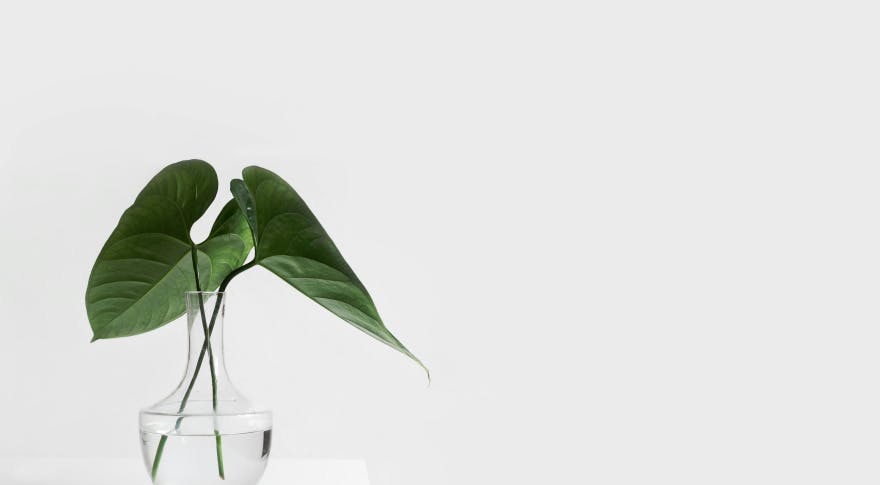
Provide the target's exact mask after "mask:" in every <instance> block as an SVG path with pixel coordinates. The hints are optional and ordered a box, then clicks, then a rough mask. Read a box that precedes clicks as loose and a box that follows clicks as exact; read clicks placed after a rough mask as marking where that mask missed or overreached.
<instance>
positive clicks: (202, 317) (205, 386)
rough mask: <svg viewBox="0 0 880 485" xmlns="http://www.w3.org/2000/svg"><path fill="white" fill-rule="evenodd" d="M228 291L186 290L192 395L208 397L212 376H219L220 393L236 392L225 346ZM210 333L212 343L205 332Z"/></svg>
mask: <svg viewBox="0 0 880 485" xmlns="http://www.w3.org/2000/svg"><path fill="white" fill-rule="evenodd" d="M226 299H227V295H226V294H225V293H219V292H208V291H201V292H200V291H190V292H187V293H186V316H187V329H188V331H189V356H188V359H187V365H186V374H185V376H184V380H183V382H184V383H189V382H190V381H192V379H193V376H194V375H196V374H198V375H197V377H196V378H195V381H194V383H193V386H192V391H191V393H192V397H191V398H192V399H205V398H206V397H210V396H211V395H212V394H213V384H212V376H214V377H216V382H217V389H218V392H219V393H220V394H228V393H234V392H235V391H234V389H232V386H231V384H230V382H229V376H228V375H227V372H226V360H225V357H224V348H223V330H224V328H223V327H224V316H225V315H224V314H225V311H226ZM206 334H210V339H209V342H210V345H206V339H205V335H206Z"/></svg>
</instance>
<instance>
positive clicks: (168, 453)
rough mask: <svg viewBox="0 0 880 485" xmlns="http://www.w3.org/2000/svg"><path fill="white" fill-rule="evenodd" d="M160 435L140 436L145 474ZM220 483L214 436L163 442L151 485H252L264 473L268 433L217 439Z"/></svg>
mask: <svg viewBox="0 0 880 485" xmlns="http://www.w3.org/2000/svg"><path fill="white" fill-rule="evenodd" d="M161 438H162V435H161V434H158V433H150V432H146V431H142V432H141V451H142V453H143V455H144V462H145V463H146V465H147V469H148V470H152V469H153V459H154V457H155V456H156V450H157V449H158V446H159V441H160V440H161ZM221 442H222V447H221V450H222V453H223V468H224V470H223V473H224V477H225V478H224V479H221V478H220V473H219V469H218V465H217V446H216V444H217V440H216V437H215V436H214V435H188V436H187V435H175V434H171V435H169V436H168V438H167V439H166V443H165V445H164V450H163V453H162V458H161V463H160V466H159V467H157V468H156V476H155V478H154V481H153V483H154V484H155V485H220V484H223V485H253V484H255V483H257V482H258V481H259V480H260V477H261V476H262V475H263V471H264V470H265V469H266V462H267V460H268V458H269V448H270V447H271V443H272V430H266V431H257V432H249V433H239V434H226V435H221Z"/></svg>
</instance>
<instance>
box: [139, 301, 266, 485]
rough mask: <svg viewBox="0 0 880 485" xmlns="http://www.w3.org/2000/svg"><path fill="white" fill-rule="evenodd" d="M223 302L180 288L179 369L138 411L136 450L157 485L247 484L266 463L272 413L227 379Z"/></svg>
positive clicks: (255, 480) (260, 473)
mask: <svg viewBox="0 0 880 485" xmlns="http://www.w3.org/2000/svg"><path fill="white" fill-rule="evenodd" d="M225 305H226V294H225V293H219V292H196V291H193V292H187V293H186V312H187V324H188V328H189V359H188V362H187V366H186V373H185V374H184V377H183V380H182V381H181V382H180V385H179V386H178V387H177V389H175V390H174V392H173V393H171V395H170V396H168V397H166V398H165V399H163V400H161V401H159V402H158V403H156V404H154V405H153V406H150V407H148V408H146V409H144V410H142V411H141V413H140V431H141V450H142V452H143V456H144V462H145V463H146V466H147V471H148V472H149V473H150V476H151V478H152V480H153V483H154V484H156V485H219V484H224V485H254V484H256V483H257V482H258V481H259V480H260V477H261V476H262V475H263V471H264V470H265V468H266V461H267V460H268V458H269V448H270V446H271V441H272V414H271V413H270V412H269V411H261V410H257V409H256V408H255V407H254V406H253V404H251V402H250V401H248V399H246V398H245V397H244V396H242V395H241V393H240V392H238V390H236V389H235V387H234V386H233V385H232V383H231V382H230V381H229V376H228V374H227V372H226V364H225V362H224V359H223V314H224V308H225ZM206 335H210V338H209V339H206V338H205V336H206Z"/></svg>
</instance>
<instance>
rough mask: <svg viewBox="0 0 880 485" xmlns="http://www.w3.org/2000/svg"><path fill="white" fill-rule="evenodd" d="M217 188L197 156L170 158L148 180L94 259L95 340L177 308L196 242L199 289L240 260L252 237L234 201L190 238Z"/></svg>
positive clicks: (138, 327)
mask: <svg viewBox="0 0 880 485" xmlns="http://www.w3.org/2000/svg"><path fill="white" fill-rule="evenodd" d="M216 194H217V174H216V173H215V172H214V169H213V168H212V167H211V166H210V165H209V164H208V163H206V162H203V161H201V160H186V161H182V162H178V163H174V164H171V165H169V166H168V167H165V168H164V169H163V170H162V171H160V172H159V173H158V174H157V175H156V176H155V177H153V178H152V179H151V180H150V182H149V183H147V185H146V187H144V189H143V190H142V191H141V193H140V194H139V195H138V196H137V198H136V199H135V201H134V204H132V206H131V207H129V208H128V210H126V211H125V212H124V213H123V214H122V217H121V218H120V220H119V223H118V224H117V226H116V229H115V230H114V231H113V233H112V234H111V235H110V237H109V238H108V240H107V242H106V243H105V244H104V247H103V249H101V252H100V254H99V255H98V258H97V260H96V261H95V265H94V266H93V267H92V273H91V275H90V276H89V283H88V288H87V290H86V311H87V313H88V316H89V322H90V324H91V326H92V331H93V333H94V338H93V340H98V339H104V338H113V337H125V336H130V335H137V334H140V333H144V332H148V331H150V330H153V329H155V328H158V327H160V326H162V325H164V324H166V323H168V322H170V321H172V320H174V319H176V318H178V317H179V316H180V315H182V314H183V313H184V311H185V305H184V299H183V297H182V293H183V292H184V291H190V290H194V289H195V288H196V285H195V274H194V272H193V267H192V254H191V251H192V250H193V248H194V247H196V248H197V256H198V257H197V261H198V267H199V279H200V286H201V287H202V289H204V290H213V289H215V288H217V286H218V285H219V283H220V281H221V280H222V279H223V278H224V277H225V276H226V275H227V274H229V272H231V271H232V270H233V269H235V268H236V267H238V266H240V265H241V263H242V262H243V261H244V258H246V257H247V254H248V252H249V251H250V249H251V246H252V244H251V237H250V231H249V230H248V228H247V222H246V221H245V219H244V216H243V215H241V213H240V211H238V207H237V205H235V203H234V202H233V201H230V203H228V204H227V205H226V206H225V207H224V209H223V210H222V211H221V213H220V216H219V217H218V219H217V222H216V223H215V224H214V227H213V229H212V231H211V235H210V236H209V237H208V239H207V240H206V241H205V242H203V243H201V244H199V245H195V244H194V243H193V241H192V239H191V238H190V230H191V229H192V226H193V223H195V221H196V220H198V219H199V218H200V217H201V216H202V215H203V214H204V213H205V211H206V210H207V208H208V206H210V205H211V202H213V200H214V197H215V196H216Z"/></svg>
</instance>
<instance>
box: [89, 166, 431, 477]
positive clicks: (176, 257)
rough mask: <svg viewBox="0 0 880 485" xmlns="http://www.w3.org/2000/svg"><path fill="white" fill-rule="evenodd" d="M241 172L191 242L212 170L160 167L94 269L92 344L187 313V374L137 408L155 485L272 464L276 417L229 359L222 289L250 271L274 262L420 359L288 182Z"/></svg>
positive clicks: (305, 289) (275, 268)
mask: <svg viewBox="0 0 880 485" xmlns="http://www.w3.org/2000/svg"><path fill="white" fill-rule="evenodd" d="M242 175H243V176H242V178H241V179H235V180H233V181H232V182H231V184H230V191H231V200H229V201H228V202H227V203H226V204H225V205H224V206H223V208H222V210H221V211H220V214H219V215H218V216H217V219H216V221H214V224H213V226H212V228H211V231H210V234H209V235H208V237H207V239H205V240H204V241H202V242H200V243H196V242H194V241H193V240H192V238H191V237H190V231H191V229H192V226H193V224H194V223H195V222H196V221H197V220H198V219H199V218H200V217H202V215H203V214H204V213H205V211H206V210H207V209H208V207H209V206H210V205H211V203H212V202H213V201H214V198H215V196H216V194H217V185H218V183H217V174H216V172H215V171H214V169H213V167H211V165H209V164H208V163H207V162H204V161H201V160H185V161H182V162H177V163H174V164H171V165H169V166H167V167H165V168H164V169H163V170H162V171H160V172H159V173H158V174H157V175H156V176H155V177H153V178H152V179H151V180H150V181H149V183H147V185H146V186H145V187H144V189H143V190H141V192H140V194H138V196H137V198H135V201H134V203H133V204H132V205H131V207H129V208H128V209H127V210H126V211H125V212H124V213H123V214H122V217H121V218H120V220H119V223H118V224H117V226H116V229H114V231H113V232H112V233H111V234H110V237H109V238H108V239H107V242H106V243H105V244H104V247H103V249H101V251H100V253H99V254H98V258H97V260H96V261H95V264H94V266H93V268H92V271H91V275H90V276H89V282H88V288H87V290H86V311H87V313H88V317H89V322H90V324H91V327H92V332H93V334H94V337H93V339H92V341H95V340H100V339H109V338H118V337H129V336H133V335H138V334H142V333H144V332H149V331H151V330H155V329H157V328H159V327H161V326H163V325H165V324H167V323H169V322H171V321H173V320H175V319H177V318H179V317H180V316H182V315H183V314H184V313H186V314H187V322H188V328H189V359H188V364H187V369H186V372H185V374H184V378H183V380H182V381H181V383H180V385H179V386H178V387H177V389H176V390H175V391H174V392H173V393H171V395H169V396H168V397H166V398H165V399H163V400H161V401H159V402H158V403H156V404H155V405H153V406H150V407H148V408H146V409H144V410H142V411H141V413H140V431H141V445H142V451H143V455H144V461H145V463H146V466H147V469H148V471H149V473H150V476H151V478H152V480H153V482H154V483H155V484H157V485H164V484H179V483H186V484H187V485H203V484H204V485H208V484H215V483H226V484H233V485H253V484H255V483H257V481H258V480H259V478H260V476H261V475H262V473H263V470H264V469H265V466H266V460H267V458H268V455H269V450H270V446H271V432H272V415H271V413H270V412H268V411H266V410H262V409H258V408H256V407H254V406H253V405H252V404H251V403H250V401H248V400H247V399H246V398H244V397H243V396H242V395H241V394H240V393H239V392H238V391H237V390H236V389H235V388H234V386H233V385H232V384H231V383H230V382H229V378H228V376H227V374H226V366H225V363H224V360H223V341H222V338H223V315H224V306H225V304H226V301H227V299H228V296H227V293H226V290H227V287H228V285H229V283H230V281H232V279H233V278H235V276H237V275H239V274H241V273H242V272H244V271H246V270H248V269H250V268H253V267H257V266H260V267H262V268H264V269H266V270H269V271H270V272H271V273H274V274H275V275H277V276H278V277H280V278H281V279H282V280H284V281H285V282H287V283H288V284H289V285H290V286H292V287H294V288H296V289H297V290H299V291H300V292H301V293H302V294H304V295H306V296H307V297H309V298H311V299H312V300H313V301H315V302H316V303H318V304H319V305H321V306H322V307H324V308H326V309H327V310H329V311H331V312H332V313H334V314H335V315H337V316H339V317H340V318H342V319H343V320H345V321H346V322H348V323H350V324H352V325H353V326H355V327H356V328H358V329H360V330H362V331H364V332H365V333H367V334H369V335H371V336H372V337H374V338H376V339H377V340H379V341H381V342H383V343H385V344H387V345H389V346H391V347H392V348H394V349H396V350H398V351H400V352H402V353H404V354H406V355H407V356H409V357H410V358H412V359H413V360H414V361H415V362H417V363H418V364H419V365H422V363H421V362H420V361H419V360H418V359H417V358H416V357H415V356H414V355H413V354H412V353H411V352H410V351H409V350H407V348H406V347H404V345H403V344H402V343H401V342H400V341H399V340H398V339H397V338H395V337H394V335H393V334H392V333H391V332H390V331H389V330H388V329H387V328H386V327H385V325H384V323H383V322H382V319H381V318H380V316H379V313H378V312H377V310H376V307H375V305H374V303H373V300H372V298H371V297H370V295H369V293H368V292H367V289H366V287H364V285H363V284H362V283H361V281H360V280H359V279H358V277H357V276H356V275H355V273H354V271H352V269H351V267H350V266H349V265H348V263H347V262H346V261H345V259H344V258H343V257H342V255H341V254H340V252H339V250H338V249H337V248H336V245H335V244H333V241H332V240H331V239H330V237H329V236H328V235H327V232H326V231H325V230H324V228H323V227H321V224H320V223H319V222H318V220H317V218H315V216H314V214H312V212H311V211H310V210H309V208H308V206H307V205H306V203H305V202H304V201H303V200H302V198H300V197H299V195H298V194H297V193H296V192H295V191H294V190H293V188H292V187H291V186H290V185H289V184H288V183H287V182H285V181H284V180H282V179H281V178H280V177H279V176H278V175H276V174H274V173H273V172H270V171H269V170H266V169H263V168H260V167H256V166H251V167H247V168H245V169H244V170H243V172H242ZM252 252H253V257H251V258H250V259H248V258H249V256H250V254H251V253H252ZM422 367H423V368H424V365H422ZM425 371H426V372H427V368H425Z"/></svg>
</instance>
